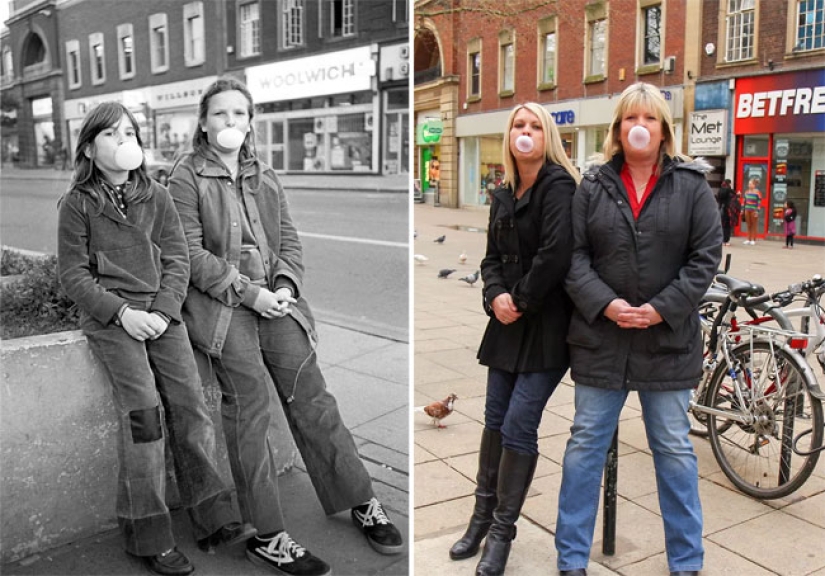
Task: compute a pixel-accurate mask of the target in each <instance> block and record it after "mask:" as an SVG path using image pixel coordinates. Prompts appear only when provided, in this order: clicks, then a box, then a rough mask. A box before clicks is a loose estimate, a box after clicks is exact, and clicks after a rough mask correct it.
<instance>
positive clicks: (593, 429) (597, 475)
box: [556, 384, 704, 572]
mask: <svg viewBox="0 0 825 576" xmlns="http://www.w3.org/2000/svg"><path fill="white" fill-rule="evenodd" d="M626 399H627V390H603V389H600V388H593V387H590V386H582V385H579V384H577V385H576V415H575V417H574V420H573V427H572V428H571V432H572V435H571V437H570V439H569V440H568V441H567V449H566V450H565V453H564V463H563V465H562V481H561V490H560V491H559V513H558V520H557V523H556V550H557V551H558V568H559V570H574V569H577V568H586V567H587V562H588V559H589V557H590V547H591V545H592V543H593V529H594V527H595V523H596V512H597V509H598V506H599V492H600V486H601V480H602V474H603V471H604V465H605V462H606V459H607V450H608V449H609V448H610V443H611V441H612V439H613V432H614V431H615V429H616V424H617V423H618V421H619V413H620V412H621V410H622V407H623V406H624V403H625V400H626ZM689 399H690V390H677V391H673V392H639V400H640V401H641V405H642V418H643V420H644V423H645V431H646V433H647V443H648V446H649V447H650V450H651V451H652V453H653V465H654V468H655V470H656V487H657V489H658V493H659V508H660V510H661V512H662V520H663V522H664V526H665V548H666V551H667V562H668V567H669V569H670V571H671V572H678V571H680V570H684V571H690V570H701V569H702V561H703V558H704V550H703V548H702V505H701V503H700V501H699V470H698V467H697V461H696V455H695V454H694V453H693V445H692V444H691V443H690V440H689V439H688V430H689V429H690V423H689V421H688V415H687V408H688V401H689Z"/></svg>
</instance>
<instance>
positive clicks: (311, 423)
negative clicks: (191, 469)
mask: <svg viewBox="0 0 825 576" xmlns="http://www.w3.org/2000/svg"><path fill="white" fill-rule="evenodd" d="M302 308H303V309H304V310H305V313H306V317H307V318H308V322H309V324H310V327H311V324H312V317H311V316H309V309H308V308H307V307H306V304H305V301H302ZM311 330H312V332H313V333H314V328H312V327H311ZM212 365H213V366H214V369H215V373H216V375H217V377H218V382H219V384H220V387H221V393H222V397H223V400H222V403H221V414H222V418H223V429H224V436H225V437H226V448H227V454H228V455H229V464H230V468H231V469H232V477H233V478H234V479H235V487H236V489H237V493H238V504H239V506H240V509H241V516H242V517H243V519H244V521H246V522H250V523H252V525H254V526H255V528H257V529H258V532H259V533H260V534H269V533H272V532H275V531H277V530H283V529H284V520H283V515H282V512H281V504H280V498H279V493H278V475H277V470H276V469H275V464H274V461H273V458H272V450H271V448H270V446H269V441H268V439H267V433H268V431H269V427H270V421H271V412H270V406H269V390H268V388H267V387H269V386H272V385H273V383H274V385H275V389H276V391H277V393H278V397H279V398H280V399H281V405H282V406H283V410H284V415H285V416H286V420H287V422H288V423H289V428H290V431H291V432H292V437H293V438H294V440H295V444H296V445H297V446H298V450H299V451H300V452H301V457H302V458H303V460H304V464H305V465H306V468H307V473H308V474H309V477H310V479H311V480H312V485H313V487H314V488H315V493H316V494H317V495H318V499H319V500H320V501H321V506H322V507H323V508H324V512H325V513H326V514H335V513H337V512H340V511H342V510H346V509H349V508H352V507H354V506H358V505H359V504H363V503H364V502H366V501H368V500H369V499H370V498H372V496H373V490H372V479H371V478H370V476H369V473H368V472H367V470H366V468H365V467H364V464H363V462H361V459H360V457H359V455H358V450H357V448H356V446H355V441H354V440H353V438H352V435H351V434H350V432H349V430H348V429H347V428H346V426H344V422H343V420H342V419H341V414H340V412H339V411H338V403H337V402H336V401H335V397H334V396H333V395H332V394H330V393H329V391H327V389H326V381H325V380H324V376H323V375H322V374H321V369H320V368H319V367H318V363H317V357H316V355H315V352H314V350H313V348H312V346H311V345H310V341H309V339H308V336H307V332H306V330H305V327H303V326H302V325H301V324H299V323H298V322H297V321H296V320H295V319H294V318H293V317H292V316H285V317H283V318H274V319H269V320H268V319H266V318H263V317H262V316H259V315H258V314H257V313H255V312H253V311H252V310H250V309H248V308H244V307H243V306H240V307H238V308H235V309H234V310H233V312H232V320H231V321H230V324H229V331H228V333H227V335H226V342H225V343H224V347H223V353H222V354H221V357H220V358H219V359H218V358H215V359H212ZM293 394H294V399H293V400H292V401H290V397H291V396H292V395H293ZM299 509H300V507H299Z"/></svg>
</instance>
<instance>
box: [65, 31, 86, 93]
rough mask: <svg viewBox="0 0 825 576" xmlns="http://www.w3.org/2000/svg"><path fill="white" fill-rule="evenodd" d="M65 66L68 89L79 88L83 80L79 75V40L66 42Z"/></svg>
mask: <svg viewBox="0 0 825 576" xmlns="http://www.w3.org/2000/svg"><path fill="white" fill-rule="evenodd" d="M66 66H67V67H68V81H69V89H70V90H75V89H77V88H80V87H81V86H82V84H83V81H82V76H81V75H80V42H79V41H77V40H69V41H68V42H66Z"/></svg>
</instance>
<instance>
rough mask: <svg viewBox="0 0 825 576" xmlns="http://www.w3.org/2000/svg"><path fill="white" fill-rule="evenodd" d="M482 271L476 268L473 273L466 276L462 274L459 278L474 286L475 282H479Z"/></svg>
mask: <svg viewBox="0 0 825 576" xmlns="http://www.w3.org/2000/svg"><path fill="white" fill-rule="evenodd" d="M480 272H481V271H480V270H476V271H475V272H473V273H472V274H467V275H466V276H462V277H461V278H459V280H461V281H462V282H466V283H467V284H469V285H470V286H472V285H473V284H475V283H476V282H478V277H479V274H480Z"/></svg>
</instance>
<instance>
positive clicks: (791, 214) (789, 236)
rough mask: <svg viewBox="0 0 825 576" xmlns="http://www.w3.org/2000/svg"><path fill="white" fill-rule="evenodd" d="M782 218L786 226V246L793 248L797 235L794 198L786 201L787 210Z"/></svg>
mask: <svg viewBox="0 0 825 576" xmlns="http://www.w3.org/2000/svg"><path fill="white" fill-rule="evenodd" d="M782 219H783V224H782V225H783V227H784V228H785V246H784V247H785V248H790V249H793V237H794V236H796V205H795V204H794V203H793V200H788V201H787V202H785V212H784V215H783V218H782Z"/></svg>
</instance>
